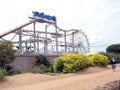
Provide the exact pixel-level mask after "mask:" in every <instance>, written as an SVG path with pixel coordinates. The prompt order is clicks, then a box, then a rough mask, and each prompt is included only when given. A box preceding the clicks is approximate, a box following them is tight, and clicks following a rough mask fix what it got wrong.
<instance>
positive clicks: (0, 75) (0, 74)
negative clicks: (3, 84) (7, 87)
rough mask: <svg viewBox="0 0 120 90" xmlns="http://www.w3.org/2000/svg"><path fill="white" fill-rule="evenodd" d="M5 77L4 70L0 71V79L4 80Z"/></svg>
mask: <svg viewBox="0 0 120 90" xmlns="http://www.w3.org/2000/svg"><path fill="white" fill-rule="evenodd" d="M6 75H7V71H6V70H4V69H0V79H4V77H5V76H6Z"/></svg>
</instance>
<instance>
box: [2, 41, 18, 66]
mask: <svg viewBox="0 0 120 90" xmlns="http://www.w3.org/2000/svg"><path fill="white" fill-rule="evenodd" d="M15 52H16V51H15V50H14V49H13V43H12V42H11V41H5V40H1V41H0V68H4V67H5V65H6V64H9V63H11V62H13V60H14V59H15Z"/></svg>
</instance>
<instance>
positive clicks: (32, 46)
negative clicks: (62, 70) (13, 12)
mask: <svg viewBox="0 0 120 90" xmlns="http://www.w3.org/2000/svg"><path fill="white" fill-rule="evenodd" d="M33 14H35V13H33ZM40 14H41V13H39V16H40ZM42 14H43V13H42ZM29 18H30V19H31V20H30V21H29V22H27V23H25V24H23V25H21V26H19V27H16V28H14V29H12V30H10V31H8V32H5V33H3V34H0V40H10V41H12V42H13V43H14V46H15V49H16V50H17V53H16V54H17V55H35V54H45V55H60V54H64V53H87V52H90V45H89V40H88V38H87V35H86V34H85V32H84V31H82V30H78V29H69V30H64V29H62V28H60V27H59V26H58V25H57V23H56V18H55V17H52V19H53V21H52V20H50V16H49V18H47V19H46V18H43V17H35V15H34V16H33V17H29ZM38 24H42V25H41V26H44V27H43V28H42V30H41V29H39V28H38V29H36V25H38ZM30 25H32V29H28V27H29V26H30ZM39 26H40V25H39ZM8 38H9V39H8Z"/></svg>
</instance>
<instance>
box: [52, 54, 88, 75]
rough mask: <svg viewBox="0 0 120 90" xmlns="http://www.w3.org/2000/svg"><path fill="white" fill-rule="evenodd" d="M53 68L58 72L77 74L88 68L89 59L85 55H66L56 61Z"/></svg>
mask: <svg viewBox="0 0 120 90" xmlns="http://www.w3.org/2000/svg"><path fill="white" fill-rule="evenodd" d="M53 67H54V70H55V71H58V72H64V73H67V72H75V71H78V70H80V69H82V68H84V67H87V57H86V56H85V55H84V54H74V53H72V54H64V55H63V56H60V57H58V58H56V59H55V60H54V66H53Z"/></svg>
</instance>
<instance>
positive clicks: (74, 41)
mask: <svg viewBox="0 0 120 90" xmlns="http://www.w3.org/2000/svg"><path fill="white" fill-rule="evenodd" d="M73 30H74V31H75V32H73V33H72V35H71V36H70V38H69V43H70V44H71V47H69V49H70V50H72V51H73V52H76V53H87V52H89V51H90V49H89V48H90V45H89V40H88V38H87V35H86V34H85V32H84V31H82V30H76V29H73Z"/></svg>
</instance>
